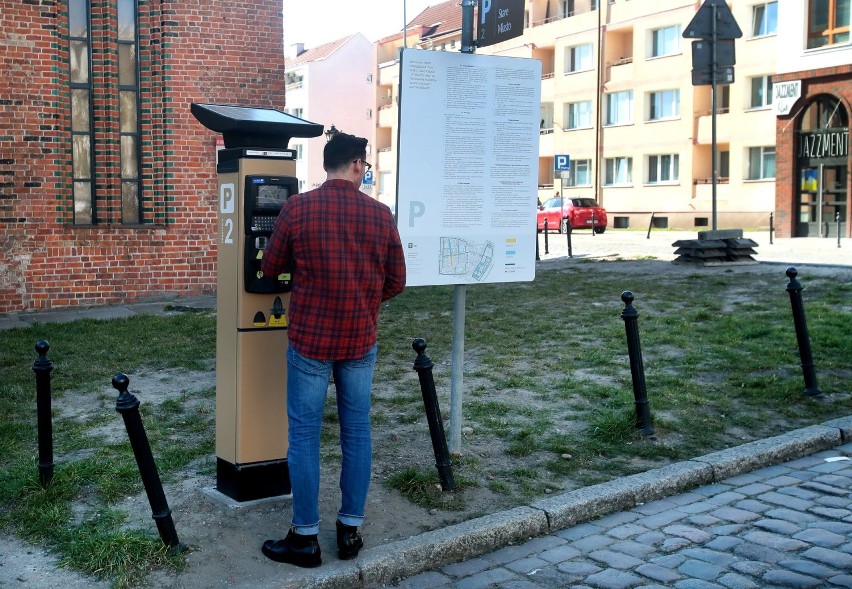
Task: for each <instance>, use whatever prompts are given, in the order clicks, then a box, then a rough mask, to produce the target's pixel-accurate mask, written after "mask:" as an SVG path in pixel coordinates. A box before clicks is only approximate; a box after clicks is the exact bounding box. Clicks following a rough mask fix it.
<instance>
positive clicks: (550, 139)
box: [538, 127, 556, 157]
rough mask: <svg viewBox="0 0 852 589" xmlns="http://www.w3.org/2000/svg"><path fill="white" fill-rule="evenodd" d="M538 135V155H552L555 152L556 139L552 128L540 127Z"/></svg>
mask: <svg viewBox="0 0 852 589" xmlns="http://www.w3.org/2000/svg"><path fill="white" fill-rule="evenodd" d="M539 133H540V135H539V137H538V157H553V156H554V154H555V153H556V139H555V135H554V134H553V128H552V127H551V128H550V129H541V131H539Z"/></svg>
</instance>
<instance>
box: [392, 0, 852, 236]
mask: <svg viewBox="0 0 852 589" xmlns="http://www.w3.org/2000/svg"><path fill="white" fill-rule="evenodd" d="M824 4H825V0H824V1H821V2H817V1H816V0H799V1H796V2H789V3H787V4H785V8H784V11H785V12H784V14H786V15H788V17H787V19H786V20H785V21H784V22H785V26H786V27H788V28H787V29H781V30H780V32H782V33H783V37H782V36H781V35H779V21H780V19H779V6H778V5H779V3H778V2H776V1H770V2H767V1H757V2H740V1H734V2H732V3H730V8H731V11H732V14H733V16H734V19H735V21H736V23H737V25H738V27H739V29H741V32H742V37H741V38H739V39H737V40H736V41H735V42H734V47H735V57H736V65H735V66H734V76H733V81H732V83H722V82H719V83H717V86H716V92H715V107H716V108H715V116H714V112H713V104H714V96H713V87H712V85H711V84H704V85H693V76H692V69H693V49H692V43H693V42H694V41H693V40H691V39H684V38H683V32H684V30H685V29H686V28H687V26H688V25H689V24H690V22H691V21H692V20H693V18H695V16H696V12H697V10H698V8H699V6H700V3H696V2H694V1H687V0H660V1H658V2H653V3H647V2H636V1H631V0H609V1H608V2H606V3H600V4H599V3H598V2H597V0H559V1H555V0H527V2H526V11H525V26H524V33H523V35H522V36H520V37H516V38H514V39H511V40H509V41H505V42H503V43H500V44H497V45H493V46H490V47H485V48H481V49H479V50H478V51H477V52H478V53H484V54H495V55H505V56H513V57H525V58H534V59H538V60H540V61H541V62H542V72H543V75H542V93H541V95H542V105H541V129H540V148H539V172H538V174H539V181H538V184H539V195H538V196H539V198H540V199H542V200H544V199H546V198H548V197H550V196H553V195H554V194H555V193H556V192H560V194H562V195H563V196H566V197H571V196H576V197H594V198H596V199H597V200H598V201H599V202H600V203H601V204H602V205H603V206H604V207H605V208H606V209H607V210H608V211H609V216H610V219H611V224H612V225H613V226H614V227H616V228H628V227H633V228H643V227H648V226H649V224H650V223H653V224H654V226H656V227H669V228H680V229H693V228H694V229H698V230H703V229H710V228H712V227H713V226H714V224H715V225H716V226H717V227H718V228H720V229H723V228H757V227H768V226H769V224H770V215H771V214H772V215H776V216H777V218H776V219H774V221H775V223H776V229H777V232H778V233H777V234H778V235H779V236H784V235H807V234H811V235H813V234H814V229H813V223H819V222H820V221H824V219H826V218H828V217H829V216H830V215H831V214H832V212H834V211H836V210H840V209H839V208H838V207H840V206H841V205H838V204H836V203H837V202H839V201H843V198H844V195H846V196H845V199H846V200H845V201H843V202H847V203H848V189H846V188H843V190H846V192H845V193H843V194H840V193H839V192H838V191H840V190H841V187H845V186H848V182H849V181H848V173H847V172H845V171H843V170H845V169H847V168H848V161H849V160H848V152H844V153H843V154H842V155H838V154H836V153H835V154H834V160H833V161H834V162H835V163H834V165H833V167H831V169H830V170H829V171H828V172H826V174H828V176H826V177H825V178H826V181H825V182H823V183H822V184H820V186H823V185H825V186H827V185H828V180H829V179H830V180H831V182H833V184H832V186H837V188H832V189H831V190H834V192H832V195H833V196H831V198H829V197H828V196H826V197H825V198H824V201H825V202H826V203H835V204H826V205H825V206H826V207H828V208H830V209H831V210H828V209H826V210H825V211H824V212H822V213H821V214H820V215H821V216H819V220H814V221H809V222H808V223H810V224H811V225H809V226H810V227H811V229H810V233H808V231H805V230H799V231H798V232H797V231H795V230H794V227H793V226H794V222H793V220H792V218H793V215H792V211H793V209H794V208H795V207H799V208H801V209H804V207H810V209H809V210H810V211H812V213H811V214H812V215H817V213H816V212H815V211H818V210H822V209H820V206H821V205H818V204H813V203H811V201H810V200H807V199H809V198H810V196H807V195H808V194H812V193H809V192H807V191H806V192H805V193H804V194H805V196H802V192H801V191H798V192H796V195H795V196H794V195H793V194H792V193H793V188H794V186H793V184H794V183H793V182H792V181H791V180H790V178H791V176H790V174H792V173H793V172H790V174H788V173H787V168H786V167H784V168H782V169H781V170H779V166H778V164H777V162H776V160H777V159H778V158H777V154H776V134H777V133H779V129H780V128H782V127H785V126H787V127H788V126H789V116H792V114H788V115H779V114H778V111H777V110H776V107H774V106H773V80H774V79H775V78H776V77H777V75H778V72H779V71H782V70H781V69H779V64H781V63H782V62H783V63H785V64H800V65H801V69H799V68H797V72H802V71H808V69H807V67H809V66H810V65H811V64H814V67H815V68H816V71H817V72H821V73H820V74H819V77H818V78H817V80H815V82H814V83H815V84H818V85H817V86H815V89H814V91H815V92H822V91H824V89H825V84H828V85H831V87H832V90H830V93H833V94H832V96H834V97H835V98H834V101H833V102H832V101H829V103H830V104H832V105H840V106H842V107H843V108H842V109H836V110H834V111H833V112H835V119H834V120H835V122H836V123H837V125H839V127H838V128H848V124H846V123H845V121H848V116H846V118H845V119H844V118H843V116H844V115H841V114H838V113H840V112H841V110H842V112H843V113H846V112H847V109H848V105H849V99H848V85H849V83H850V74H849V69H848V64H849V63H850V62H852V59H850V56H849V49H850V45H849V38H848V30H849V28H848V25H849V13H848V12H849V9H848V5H846V4H843V2H842V1H841V0H836V1H835V0H831V2H830V4H831V8H830V10H829V13H830V14H832V15H836V16H834V17H833V18H834V20H833V21H832V22H835V21H836V23H835V25H833V26H834V27H835V28H833V29H831V30H832V31H833V36H830V37H829V38H830V42H829V43H827V44H826V45H820V46H819V47H808V46H807V44H806V43H803V41H802V39H804V38H806V35H805V30H804V27H806V26H808V27H810V28H813V29H816V28H818V25H816V24H813V23H814V22H815V21H814V20H813V18H811V19H810V20H809V17H808V15H813V14H816V13H817V12H819V10H822V8H821V7H823V5H824ZM844 6H846V8H844ZM844 11H845V12H844ZM806 23H812V24H810V25H808V24H806ZM843 23H845V25H844V24H843ZM844 26H845V29H844ZM844 31H845V37H844V36H843V35H844ZM460 39H461V8H460V7H459V6H458V4H457V3H456V2H446V3H444V4H439V5H436V6H433V7H430V8H429V9H427V10H426V11H424V12H423V13H422V14H420V15H418V16H417V17H416V18H415V19H414V20H412V21H411V23H410V24H409V26H408V28H407V36H405V37H404V36H403V35H402V34H400V35H395V36H392V37H388V38H386V39H382V40H380V41H379V42H378V43H377V56H378V59H377V61H378V77H379V84H378V92H377V109H378V111H379V119H378V122H377V136H376V145H377V147H378V150H379V152H380V153H379V158H378V159H379V169H378V174H379V190H378V195H379V197H380V198H382V200H384V201H385V202H388V203H389V204H390V203H392V202H393V200H394V198H395V194H394V190H395V166H396V147H395V146H396V145H397V139H396V132H397V131H396V123H397V120H398V112H397V110H396V109H397V104H396V102H397V95H396V91H397V87H398V82H399V67H398V57H399V50H400V48H401V47H402V46H403V45H407V46H408V47H418V48H424V49H435V50H455V51H458V50H459V45H460ZM811 43H814V42H813V41H811ZM789 52H793V53H796V59H792V57H791V56H790V55H789ZM817 54H819V55H817ZM829 56H831V57H830V59H829ZM827 59H828V60H829V61H826V60H827ZM844 60H845V61H844ZM838 62H839V63H838ZM817 64H825V65H824V66H821V65H817ZM843 64H846V67H845V68H844V65H843ZM784 67H789V65H785V66H784ZM825 68H829V69H825ZM784 76H785V79H793V78H795V79H804V78H803V75H802V74H800V73H794V72H790V73H789V74H787V73H785V74H784ZM805 86H806V87H810V86H808V84H807V83H805ZM843 88H847V90H843ZM805 99H807V98H806V97H805ZM825 108H828V107H825ZM825 108H824V109H823V110H825ZM820 116H824V115H820ZM846 133H847V135H843V133H842V132H841V136H846V137H848V131H846ZM779 136H780V135H779ZM714 143H715V156H714ZM784 148H785V154H784V155H783V157H782V158H780V159H781V162H782V164H783V165H784V166H786V165H787V164H786V163H785V162H787V160H788V159H789V158H790V157H791V155H790V154H791V153H792V151H791V150H792V147H790V146H788V145H787V144H786V143H784ZM557 155H567V156H568V157H569V159H570V162H571V163H570V171H569V172H568V173H567V174H566V173H562V172H557V171H555V169H554V168H555V166H554V160H555V158H556V156H557ZM840 160H843V161H842V162H841V161H840ZM714 162H715V173H714V169H713V164H714ZM843 162H845V167H844V164H843ZM797 173H798V172H797ZM782 174H783V175H784V177H783V178H782ZM807 174H810V175H812V174H813V172H812V171H809V172H807ZM810 175H809V176H808V177H809V178H810ZM782 180H783V181H784V182H785V186H786V188H781V187H780V186H779V189H778V190H776V185H777V184H778V183H779V182H781V181H782ZM785 191H786V192H785ZM776 192H778V195H777V196H776ZM826 194H827V193H826ZM803 198H804V199H805V201H804V204H802V203H803V201H802V199H803ZM796 199H798V200H796ZM797 203H798V204H797ZM843 206H845V209H843V211H842V215H841V216H844V217H845V218H847V221H844V222H845V223H847V225H845V226H844V229H842V230H843V231H845V234H846V235H848V232H849V230H848V228H845V227H848V215H849V212H848V211H849V207H848V206H847V205H843ZM776 208H777V209H778V210H777V213H776ZM714 210H715V212H714ZM835 214H836V213H835ZM714 217H715V223H714ZM815 219H816V217H815ZM821 226H822V227H824V226H825V224H824V222H823V223H822V225H821Z"/></svg>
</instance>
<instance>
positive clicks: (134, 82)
mask: <svg viewBox="0 0 852 589" xmlns="http://www.w3.org/2000/svg"><path fill="white" fill-rule="evenodd" d="M115 14H116V17H117V22H116V24H117V27H116V28H110V27H100V28H97V29H93V27H92V26H91V7H90V5H89V2H88V1H87V0H68V33H69V35H68V43H69V55H70V68H69V69H70V71H69V87H70V88H69V90H70V96H71V178H72V194H73V198H74V224H75V225H93V224H96V223H98V222H99V221H101V220H102V219H101V218H100V215H99V207H98V206H97V205H98V198H97V194H96V189H95V182H94V179H95V177H101V178H104V179H109V178H112V177H115V176H116V175H117V176H118V179H119V182H120V194H121V208H120V210H121V222H122V223H125V224H128V225H137V224H140V223H142V196H143V195H142V175H141V173H140V170H141V168H142V154H141V138H140V133H141V125H140V123H139V109H140V99H139V93H140V89H139V70H140V68H139V41H138V35H137V30H138V27H137V11H136V0H118V6H117V11H116V13H115ZM92 30H98V31H105V33H100V34H101V36H105V35H108V34H112V35H114V34H116V31H117V37H112V38H111V39H110V38H105V39H99V42H103V41H104V40H106V41H113V42H115V43H116V47H117V54H116V55H114V59H115V60H116V61H115V63H117V66H118V68H117V79H116V78H107V75H112V73H111V72H110V73H109V74H99V75H100V76H101V77H100V78H97V79H96V78H95V76H94V74H93V71H92V66H91V53H92V52H91V46H92V42H93V41H92V34H91V32H92ZM107 59H109V56H107ZM95 93H100V94H102V95H104V96H105V97H106V98H107V100H108V101H109V100H117V104H118V113H117V114H118V116H117V117H114V116H110V115H111V113H107V116H105V117H104V119H103V120H104V123H103V124H104V128H103V131H100V130H99V131H98V133H97V134H96V133H95V129H94V125H93V120H94V106H93V100H92V97H93V95H94V94H95ZM116 135H117V137H118V146H117V149H118V156H119V161H118V170H114V171H110V170H106V169H104V170H101V169H99V168H100V167H103V166H99V165H98V162H97V161H96V160H95V157H94V154H95V152H96V146H97V144H98V143H99V142H101V143H107V142H109V141H110V138H111V137H114V136H116ZM105 149H108V148H105ZM116 172H117V174H116ZM104 181H105V182H106V180H104ZM103 210H107V209H106V207H103Z"/></svg>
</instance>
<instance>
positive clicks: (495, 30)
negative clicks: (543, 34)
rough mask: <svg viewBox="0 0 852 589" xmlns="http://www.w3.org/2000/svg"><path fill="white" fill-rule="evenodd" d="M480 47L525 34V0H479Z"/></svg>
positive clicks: (478, 41)
mask: <svg viewBox="0 0 852 589" xmlns="http://www.w3.org/2000/svg"><path fill="white" fill-rule="evenodd" d="M478 5H479V29H478V30H479V38H478V39H477V42H476V44H477V46H478V47H488V46H489V45H494V44H495V43H500V42H501V41H507V40H509V39H514V38H515V37H520V36H521V35H523V34H524V0H478Z"/></svg>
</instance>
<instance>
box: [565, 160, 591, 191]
mask: <svg viewBox="0 0 852 589" xmlns="http://www.w3.org/2000/svg"><path fill="white" fill-rule="evenodd" d="M591 185H592V160H574V161H572V162H571V172H570V173H569V174H568V178H567V180H565V187H566V188H568V187H570V188H582V187H587V186H591Z"/></svg>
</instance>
